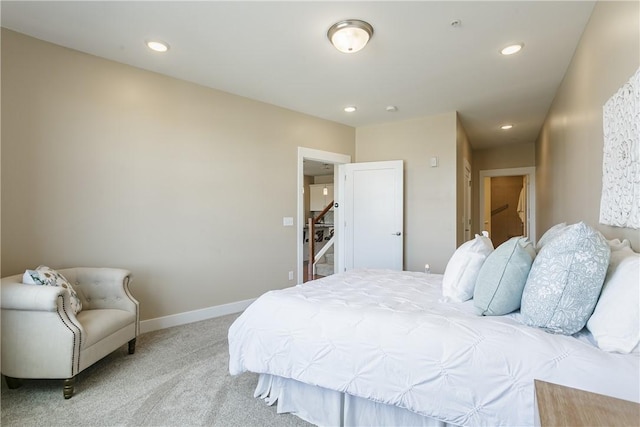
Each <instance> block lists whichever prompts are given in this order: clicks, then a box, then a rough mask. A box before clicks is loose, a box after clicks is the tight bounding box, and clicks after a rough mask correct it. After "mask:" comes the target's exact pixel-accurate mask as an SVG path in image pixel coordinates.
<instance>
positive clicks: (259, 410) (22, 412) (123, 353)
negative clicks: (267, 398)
mask: <svg viewBox="0 0 640 427" xmlns="http://www.w3.org/2000/svg"><path fill="white" fill-rule="evenodd" d="M237 316H238V315H237V314H234V315H229V316H223V317H218V318H215V319H209V320H204V321H201V322H196V323H191V324H188V325H182V326H176V327H173V328H168V329H163V330H159V331H154V332H149V333H146V334H142V335H140V336H139V337H138V340H137V344H136V352H135V354H133V355H129V354H128V353H127V346H126V345H125V346H123V347H122V348H120V349H118V350H116V351H115V352H114V353H112V354H110V355H109V356H107V357H105V358H104V359H102V360H100V361H99V362H97V363H95V364H94V365H93V366H91V367H89V368H87V369H85V370H84V371H83V372H81V373H80V374H79V375H78V381H77V383H76V388H75V394H74V396H73V397H72V398H71V399H68V400H65V399H64V398H63V397H62V381H61V380H55V381H54V380H25V381H23V385H22V386H21V387H20V388H18V389H14V390H9V389H8V388H7V385H6V383H5V381H4V380H2V389H1V390H0V391H1V396H0V403H1V405H2V410H1V411H2V417H1V424H2V425H3V426H246V427H250V426H284V427H287V426H309V425H310V424H308V423H306V422H305V421H302V420H301V419H299V418H297V417H296V416H294V415H291V414H277V413H276V409H275V405H274V406H267V405H266V404H265V403H264V401H263V400H261V399H258V398H254V397H253V391H254V389H255V387H256V384H257V381H258V376H257V375H256V374H253V373H245V374H242V375H238V376H231V375H229V369H228V364H229V351H228V342H227V331H228V329H229V326H230V325H231V323H232V322H233V321H234V320H235V319H236V317H237ZM43 357H46V355H43Z"/></svg>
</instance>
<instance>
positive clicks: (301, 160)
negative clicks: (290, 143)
mask: <svg viewBox="0 0 640 427" xmlns="http://www.w3.org/2000/svg"><path fill="white" fill-rule="evenodd" d="M350 162H351V156H349V155H346V154H339V153H331V152H328V151H321V150H315V149H311V148H305V147H298V180H297V183H298V185H297V188H298V215H297V216H298V220H297V222H296V223H297V245H296V246H297V255H298V256H297V258H298V259H297V266H298V274H297V281H296V282H297V283H298V284H302V283H303V281H304V273H303V272H304V266H305V243H306V242H305V241H306V240H307V237H312V238H313V237H315V236H306V235H305V226H306V224H307V219H308V217H309V216H310V214H311V212H312V211H310V209H305V206H307V203H305V199H307V200H309V203H310V197H309V196H310V192H311V191H305V190H304V189H305V188H306V187H307V186H309V184H311V182H310V181H311V180H312V179H310V178H309V177H310V176H311V175H307V177H308V178H306V179H305V165H307V167H306V169H307V170H306V172H307V173H309V174H317V176H320V175H322V176H323V177H322V178H319V179H318V180H319V181H327V180H328V178H327V175H329V176H330V175H333V176H332V179H331V181H332V182H333V192H334V194H335V195H336V197H337V195H338V194H339V191H340V190H341V188H340V182H339V180H338V179H337V178H336V177H337V173H338V171H337V169H338V168H336V167H335V165H340V164H344V163H350ZM329 169H330V170H331V172H328V170H329ZM315 179H316V178H313V180H315ZM305 183H306V186H305ZM319 183H320V182H319ZM324 184H326V183H324ZM324 187H327V186H326V185H323V188H322V190H324ZM326 192H327V195H326V196H329V194H328V193H329V191H328V190H327V191H326ZM323 193H324V191H323ZM323 195H324V194H323ZM309 206H310V205H309ZM339 215H340V211H339V209H338V210H335V211H334V212H333V222H336V221H338V220H339ZM326 231H327V230H323V233H324V232H326ZM322 240H323V241H324V236H323V238H322ZM307 244H308V243H307ZM338 252H339V248H338V247H337V246H334V255H333V256H334V257H337V256H339V253H338ZM307 258H309V254H307ZM334 265H335V264H334ZM334 272H335V267H334Z"/></svg>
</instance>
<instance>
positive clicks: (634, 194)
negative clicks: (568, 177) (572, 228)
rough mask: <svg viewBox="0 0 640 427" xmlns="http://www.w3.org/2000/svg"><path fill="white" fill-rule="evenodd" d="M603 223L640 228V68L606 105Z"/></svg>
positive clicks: (601, 221) (604, 123)
mask: <svg viewBox="0 0 640 427" xmlns="http://www.w3.org/2000/svg"><path fill="white" fill-rule="evenodd" d="M602 119H603V120H602V122H603V130H604V155H603V159H602V198H601V199H600V223H601V224H607V225H613V226H616V227H628V228H636V229H638V228H640V68H639V69H638V70H637V71H636V73H635V74H634V75H633V76H632V77H631V78H630V79H629V81H628V82H627V83H625V84H624V86H622V87H621V88H620V89H619V90H618V91H617V92H616V93H615V94H614V95H613V96H612V97H611V98H610V99H609V100H608V101H607V102H606V104H604V107H603V116H602Z"/></svg>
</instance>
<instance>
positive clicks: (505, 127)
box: [500, 125, 513, 130]
mask: <svg viewBox="0 0 640 427" xmlns="http://www.w3.org/2000/svg"><path fill="white" fill-rule="evenodd" d="M512 127H513V125H502V126H500V129H502V130H509V129H511V128H512Z"/></svg>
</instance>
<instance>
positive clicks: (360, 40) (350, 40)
mask: <svg viewBox="0 0 640 427" xmlns="http://www.w3.org/2000/svg"><path fill="white" fill-rule="evenodd" d="M372 36H373V27H372V26H371V24H369V23H367V22H364V21H361V20H359V19H347V20H344V21H340V22H336V23H335V24H333V25H332V26H331V28H329V31H328V32H327V37H328V38H329V40H330V41H331V44H333V45H334V46H335V48H336V49H338V50H339V51H340V52H343V53H356V52H357V51H359V50H361V49H362V48H363V47H365V46H366V45H367V43H368V42H369V39H370V38H371V37H372Z"/></svg>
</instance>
